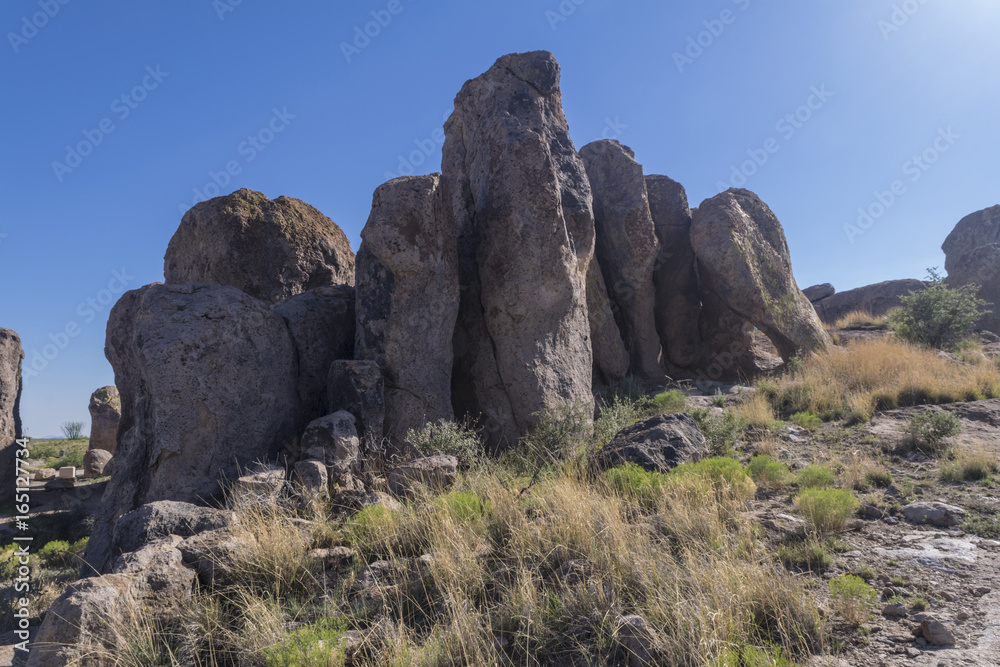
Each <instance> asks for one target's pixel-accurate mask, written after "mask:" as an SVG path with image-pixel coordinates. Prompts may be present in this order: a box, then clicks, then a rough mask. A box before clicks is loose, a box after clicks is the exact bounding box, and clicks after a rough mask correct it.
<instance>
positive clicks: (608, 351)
mask: <svg viewBox="0 0 1000 667" xmlns="http://www.w3.org/2000/svg"><path fill="white" fill-rule="evenodd" d="M587 311H588V313H587V314H588V317H589V319H590V340H591V344H592V345H593V348H594V380H595V383H598V384H604V385H606V386H611V385H614V384H617V383H619V382H621V381H622V380H624V379H625V378H626V377H627V376H628V367H629V361H630V359H629V353H628V349H626V348H625V341H623V340H622V334H621V331H620V330H619V329H618V323H617V322H615V314H614V310H613V309H612V306H611V298H610V297H609V296H608V289H607V286H605V284H604V276H603V275H601V267H600V266H598V265H597V256H596V255H595V256H594V258H593V259H592V260H591V261H590V266H589V267H588V269H587Z"/></svg>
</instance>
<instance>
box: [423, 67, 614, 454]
mask: <svg viewBox="0 0 1000 667" xmlns="http://www.w3.org/2000/svg"><path fill="white" fill-rule="evenodd" d="M559 78H560V71H559V65H558V64H557V63H556V61H555V58H554V57H553V56H552V54H550V53H545V52H535V53H527V54H513V55H508V56H504V57H502V58H500V59H499V60H498V61H497V62H496V64H495V65H494V66H493V67H492V68H491V69H490V70H489V71H488V72H486V73H485V74H483V75H482V76H480V77H479V78H477V79H474V80H472V81H469V82H467V83H466V84H465V86H464V87H463V88H462V91H461V92H460V93H459V94H458V97H457V98H456V99H455V112H454V114H453V115H452V116H451V118H450V119H449V120H448V122H447V123H446V125H445V136H446V140H445V146H444V156H443V161H442V165H443V172H444V180H445V185H446V187H447V188H448V190H449V192H450V193H451V197H452V204H453V211H454V217H455V224H456V228H457V230H458V235H459V240H458V247H459V279H460V283H461V285H462V287H463V292H462V300H461V306H460V314H459V323H458V330H457V332H456V357H457V358H456V369H455V379H454V384H453V398H454V405H455V408H456V411H458V412H459V413H466V414H471V415H472V416H474V417H476V416H479V415H482V419H481V421H482V424H483V426H484V427H485V431H486V434H487V437H488V439H489V441H490V442H491V444H493V445H494V446H497V445H501V444H502V443H505V442H506V443H512V442H514V441H515V440H516V439H517V437H518V436H519V435H521V434H522V433H525V432H527V431H528V430H530V428H531V427H532V426H533V425H534V424H535V421H536V417H534V416H533V415H535V414H536V413H538V412H540V411H543V410H545V409H547V408H553V407H555V406H556V405H562V404H566V403H575V404H581V405H589V406H592V405H593V395H592V393H591V387H592V385H591V378H592V370H593V355H592V350H591V342H590V323H589V319H588V313H587V289H586V288H587V280H586V276H587V269H588V267H589V265H590V261H591V259H592V257H593V248H594V217H593V210H592V207H591V192H590V185H589V183H588V181H587V175H586V172H585V170H584V167H583V163H582V161H581V160H580V158H579V156H578V155H577V153H576V150H575V148H574V146H573V142H572V140H571V139H570V136H569V128H568V125H567V123H566V117H565V115H564V113H563V110H562V95H561V92H560V89H559Z"/></svg>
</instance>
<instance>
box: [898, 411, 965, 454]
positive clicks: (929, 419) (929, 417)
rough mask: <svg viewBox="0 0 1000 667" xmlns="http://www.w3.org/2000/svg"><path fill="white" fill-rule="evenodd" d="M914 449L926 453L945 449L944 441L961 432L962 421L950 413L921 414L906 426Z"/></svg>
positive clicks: (915, 416)
mask: <svg viewBox="0 0 1000 667" xmlns="http://www.w3.org/2000/svg"><path fill="white" fill-rule="evenodd" d="M907 430H908V431H909V434H910V438H911V441H912V443H913V445H914V446H915V447H917V448H918V449H921V450H923V451H925V452H928V453H939V452H941V451H943V450H944V449H946V447H945V446H944V440H945V439H946V438H950V437H952V436H955V435H958V434H959V433H961V432H962V420H961V419H960V418H959V417H958V416H957V415H955V414H953V413H951V412H921V413H920V414H918V415H914V416H913V417H911V418H910V421H909V423H908V424H907Z"/></svg>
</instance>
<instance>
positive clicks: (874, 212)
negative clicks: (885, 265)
mask: <svg viewBox="0 0 1000 667" xmlns="http://www.w3.org/2000/svg"><path fill="white" fill-rule="evenodd" d="M961 138H962V135H960V134H956V133H955V131H954V130H952V129H951V127H950V126H949V127H948V128H938V134H937V137H936V138H935V139H934V141H933V142H932V144H931V145H930V146H928V147H927V148H925V149H924V150H923V151H922V152H921V153H918V154H916V155H914V156H913V157H911V158H910V159H909V160H907V161H906V162H904V163H903V166H902V167H901V169H902V172H903V176H906V177H908V178H907V179H906V180H908V181H909V182H910V183H916V182H917V181H919V180H920V179H921V178H923V176H924V174H926V173H927V172H928V171H930V169H931V167H933V166H934V165H935V164H937V162H938V160H940V159H941V156H942V155H944V154H945V153H947V152H948V151H950V150H951V148H952V146H954V145H955V143H956V142H957V141H958V140H959V139H961ZM906 180H903V179H901V178H897V179H896V180H894V181H893V182H892V183H891V184H889V189H888V190H876V191H875V193H874V195H873V196H874V200H873V201H872V202H871V203H870V204H868V206H862V207H859V208H858V219H857V220H856V221H855V222H854V224H846V225H844V233H845V234H846V235H847V240H848V241H849V242H850V243H851V245H854V243H855V242H856V241H857V238H858V237H859V236H864V235H865V234H866V233H867V232H868V230H870V229H871V228H872V227H874V226H875V223H876V222H878V221H879V220H880V219H881V218H882V217H883V216H884V215H885V214H886V213H888V212H889V209H891V208H892V207H893V205H895V203H896V202H898V201H899V199H900V198H901V197H903V196H904V195H905V194H906V193H907V192H908V191H909V189H908V187H907V184H906Z"/></svg>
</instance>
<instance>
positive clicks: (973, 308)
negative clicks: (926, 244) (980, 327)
mask: <svg viewBox="0 0 1000 667" xmlns="http://www.w3.org/2000/svg"><path fill="white" fill-rule="evenodd" d="M927 273H928V280H929V281H930V283H931V284H930V286H928V287H927V288H926V289H923V290H920V291H918V292H910V294H909V295H908V296H904V297H903V298H902V299H900V301H901V303H902V305H901V307H899V308H897V309H895V310H894V311H893V312H892V317H891V322H892V324H893V326H894V327H895V329H896V335H898V336H899V337H900V338H902V339H904V340H907V341H910V342H912V343H920V344H922V345H929V346H931V347H935V348H939V349H943V348H950V347H953V346H955V345H956V344H958V343H959V342H960V341H962V340H963V339H966V338H969V337H970V336H971V335H972V333H973V329H974V327H975V325H976V322H978V321H979V320H980V318H982V316H983V315H985V314H987V313H989V312H991V311H989V310H984V306H986V305H987V303H986V302H985V301H983V300H982V299H980V298H978V296H977V295H978V294H979V286H978V285H974V284H973V285H965V286H963V287H958V288H952V287H949V286H948V285H945V283H944V279H943V278H942V277H941V276H940V274H938V273H937V271H936V270H935V269H928V270H927Z"/></svg>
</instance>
